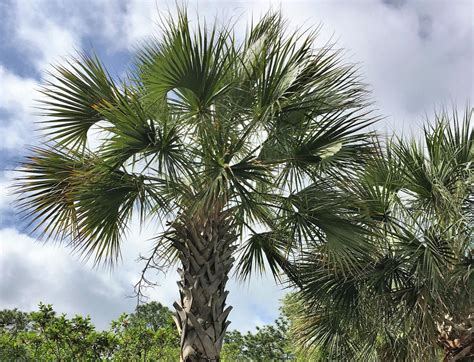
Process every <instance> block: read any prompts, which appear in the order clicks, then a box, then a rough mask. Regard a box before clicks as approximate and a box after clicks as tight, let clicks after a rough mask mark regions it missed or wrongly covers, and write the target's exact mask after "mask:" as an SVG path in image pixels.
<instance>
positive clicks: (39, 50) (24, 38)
mask: <svg viewBox="0 0 474 362" xmlns="http://www.w3.org/2000/svg"><path fill="white" fill-rule="evenodd" d="M14 4H15V6H16V8H15V23H14V29H15V33H14V37H15V38H16V41H17V42H18V46H19V47H23V50H24V51H27V52H28V53H29V54H31V56H32V63H33V64H34V65H35V67H36V69H37V70H39V71H40V72H43V71H44V70H45V69H48V68H49V66H50V64H55V63H57V62H58V61H59V60H60V57H63V56H65V55H68V54H71V53H72V51H73V50H74V49H80V36H81V34H79V33H77V32H74V31H73V30H74V29H68V28H66V27H64V26H61V25H60V24H58V23H56V22H55V21H54V20H53V18H52V17H51V15H50V14H49V13H48V6H47V5H48V4H47V2H46V1H16V2H14ZM63 21H67V19H63Z"/></svg>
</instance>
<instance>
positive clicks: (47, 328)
mask: <svg viewBox="0 0 474 362" xmlns="http://www.w3.org/2000/svg"><path fill="white" fill-rule="evenodd" d="M288 300H289V298H285V299H284V300H283V303H282V307H281V314H280V316H279V317H278V319H277V320H276V321H275V323H274V324H272V325H265V326H263V327H259V328H257V330H256V331H255V332H254V333H250V332H248V333H246V334H242V333H241V332H239V331H237V330H232V331H229V332H227V335H226V339H225V343H224V346H223V349H222V355H221V360H223V361H270V360H298V359H303V356H301V355H299V354H298V352H297V351H296V350H295V348H294V346H293V344H292V343H291V337H290V324H291V322H290V317H291V316H290V315H289V311H290V308H289V303H288ZM0 360H1V361H72V360H74V361H93V360H94V361H97V360H114V361H178V360H179V334H178V332H177V330H176V327H175V325H174V321H173V319H172V312H171V311H170V310H169V309H168V308H167V307H165V306H163V305H162V304H160V303H157V302H150V303H148V304H143V305H140V306H138V307H137V308H136V310H135V312H134V313H131V314H127V313H123V314H122V315H120V316H119V317H118V318H117V319H116V320H114V321H112V322H111V324H110V329H108V330H104V331H99V330H97V329H96V327H95V326H94V324H93V323H92V321H91V319H90V318H89V317H83V316H80V315H76V316H75V317H73V318H68V317H66V315H64V314H58V313H57V312H56V311H55V310H54V309H53V306H52V305H46V304H42V303H40V304H39V308H38V310H37V311H34V312H31V313H26V312H22V311H19V310H17V309H5V310H2V311H0Z"/></svg>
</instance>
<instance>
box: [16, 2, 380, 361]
mask: <svg viewBox="0 0 474 362" xmlns="http://www.w3.org/2000/svg"><path fill="white" fill-rule="evenodd" d="M316 36H317V33H316V32H311V31H296V32H294V33H291V32H289V31H288V30H286V26H285V22H284V21H283V20H282V18H281V16H280V15H279V14H268V15H266V16H265V17H263V18H262V20H260V21H259V22H257V23H256V24H254V25H252V26H250V28H249V30H248V32H247V34H246V36H245V38H244V39H243V40H237V39H236V37H235V36H234V34H233V33H232V30H231V29H230V28H226V27H223V28H218V27H217V26H213V27H207V26H206V25H203V24H202V23H198V24H196V27H195V29H194V30H193V29H192V28H191V25H190V22H189V19H188V16H187V15H186V12H185V11H183V10H180V11H179V12H178V15H177V17H175V18H173V17H171V16H170V17H169V18H168V19H166V20H165V21H164V22H163V28H162V35H161V37H160V38H159V39H156V40H154V41H151V42H149V43H147V44H145V45H144V46H142V48H141V49H140V50H139V51H138V53H137V58H136V63H135V67H134V68H133V69H131V70H130V75H129V77H127V78H126V79H122V80H116V79H113V78H112V77H111V76H110V75H109V74H108V72H107V71H106V69H105V68H104V66H103V65H102V64H101V63H100V61H99V60H98V59H97V58H95V57H89V56H81V57H80V58H79V59H77V60H75V61H73V62H71V63H69V64H67V65H61V66H58V67H56V68H55V72H53V73H52V75H53V78H54V79H53V81H51V82H50V83H48V84H47V85H46V87H45V89H44V90H43V93H44V95H45V97H46V98H45V100H44V101H43V103H42V109H43V114H44V116H46V118H45V121H44V125H45V132H46V136H45V140H44V146H41V147H37V148H34V149H33V153H32V155H31V156H29V157H28V159H27V160H26V162H25V163H24V164H23V167H22V172H23V174H22V176H21V177H20V178H19V180H18V187H19V190H20V192H21V196H20V205H21V206H22V208H23V209H24V211H25V212H26V213H27V215H29V216H30V217H31V218H32V219H33V221H34V222H35V224H36V225H37V227H40V228H41V230H43V232H44V236H45V237H46V238H47V239H54V238H59V239H61V240H67V241H68V242H69V244H70V245H71V246H72V247H73V248H74V249H75V250H78V251H80V252H82V253H83V254H84V255H85V256H92V257H93V258H94V259H95V261H96V262H102V261H104V260H105V261H108V262H111V263H114V262H116V261H117V258H118V257H119V254H120V242H121V240H122V239H123V237H124V234H125V232H126V228H127V223H128V222H129V221H130V218H131V215H132V212H134V211H136V212H138V213H139V215H140V219H141V220H142V221H149V222H158V223H160V224H161V225H162V227H163V230H164V231H163V233H162V234H160V235H159V236H157V238H156V245H157V246H156V250H155V251H156V252H157V253H159V256H162V257H164V258H171V259H172V260H175V261H177V262H178V263H179V264H180V268H179V269H178V271H179V274H180V276H181V280H180V281H179V283H178V284H179V290H180V300H179V301H178V302H177V303H175V308H176V311H177V313H176V324H177V326H178V329H179V330H180V333H181V358H182V360H190V361H191V360H193V361H194V360H201V359H208V360H218V358H219V351H220V349H221V346H222V340H223V337H224V333H225V330H226V328H227V326H228V324H229V323H230V322H228V321H227V317H228V314H229V312H230V309H231V308H230V307H227V308H226V307H225V300H226V297H227V293H228V292H226V291H225V286H226V282H227V280H228V278H229V277H230V272H231V268H232V267H233V263H234V259H235V258H236V257H237V255H239V256H238V258H239V259H238V260H239V261H238V265H237V266H236V267H237V269H238V270H239V271H240V273H241V274H240V275H241V276H244V277H246V276H248V275H249V274H250V272H251V271H252V270H253V268H255V267H256V268H259V269H262V268H264V267H265V266H269V267H270V269H271V272H272V273H273V274H275V275H278V274H279V273H280V272H281V271H282V270H283V271H290V270H291V267H290V261H291V259H290V258H291V255H292V252H293V251H294V250H296V249H297V248H298V247H299V246H300V245H301V244H302V243H303V242H304V240H305V238H306V237H307V236H308V235H309V234H308V233H311V234H313V233H317V234H319V235H326V234H330V235H332V237H333V238H338V239H340V238H343V237H345V235H343V234H342V233H341V231H343V230H344V227H345V225H346V224H347V225H350V222H349V221H344V223H343V224H338V222H339V219H341V217H340V215H339V214H338V212H336V211H337V210H339V208H340V206H339V205H336V204H333V203H332V201H331V198H330V197H329V196H330V194H331V192H332V186H331V181H330V180H331V179H332V178H334V177H336V176H335V175H337V174H342V173H343V172H344V173H346V174H348V173H350V172H351V169H352V168H353V167H354V166H355V165H357V164H360V163H362V162H364V159H365V156H366V155H367V154H368V153H370V152H371V142H370V139H369V133H367V131H366V127H367V126H368V125H369V124H370V123H371V122H373V118H372V117H371V116H370V114H369V112H368V111H366V109H367V108H366V106H367V91H366V90H365V89H364V85H363V84H362V83H361V82H360V80H359V78H358V77H357V75H356V71H355V69H354V67H353V66H350V65H345V64H343V63H342V62H341V58H340V54H339V52H338V51H336V50H334V49H332V48H331V47H330V46H329V45H327V44H325V45H324V44H323V45H322V47H320V48H315V40H316ZM92 127H95V128H99V129H101V130H102V131H103V132H102V133H101V135H102V136H101V137H100V146H98V147H89V146H88V144H89V143H90V142H89V138H90V134H91V128H92ZM309 195H312V196H317V195H320V196H321V198H320V200H316V201H315V202H314V204H312V205H309V204H308V203H307V199H308V196H309ZM303 209H304V210H306V211H307V212H304V213H303V212H301V210H303ZM309 214H311V215H310V216H309V217H308V215H309ZM341 220H342V219H341Z"/></svg>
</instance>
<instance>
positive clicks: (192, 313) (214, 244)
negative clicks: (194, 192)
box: [173, 212, 236, 361]
mask: <svg viewBox="0 0 474 362" xmlns="http://www.w3.org/2000/svg"><path fill="white" fill-rule="evenodd" d="M181 222H182V223H180V224H179V225H175V226H174V230H175V236H176V239H173V243H174V245H175V247H176V248H177V249H178V250H179V258H180V260H181V262H182V269H178V272H179V274H180V277H181V278H180V281H179V282H178V286H179V290H180V300H179V301H178V302H175V304H174V307H175V309H176V315H175V322H176V325H177V326H178V330H179V332H180V334H181V361H219V354H220V351H221V348H222V342H223V339H224V335H225V332H226V329H227V327H228V325H229V324H230V322H229V321H227V317H228V315H229V313H230V311H231V309H232V307H227V308H226V307H225V305H226V303H225V301H226V298H227V294H228V291H226V290H225V286H226V283H227V280H228V274H229V272H230V270H231V268H232V264H233V262H234V258H233V256H232V255H233V252H234V250H235V246H234V245H233V244H234V242H235V240H236V236H235V233H234V232H233V226H232V222H231V218H228V217H227V214H226V213H225V212H219V213H217V214H216V215H213V216H211V217H209V216H207V217H206V218H201V217H198V216H193V217H192V218H191V219H185V220H183V218H181Z"/></svg>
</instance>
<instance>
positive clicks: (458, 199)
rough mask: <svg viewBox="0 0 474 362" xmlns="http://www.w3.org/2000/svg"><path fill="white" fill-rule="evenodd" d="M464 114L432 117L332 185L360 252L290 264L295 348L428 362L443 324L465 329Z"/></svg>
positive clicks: (467, 165) (472, 221)
mask: <svg viewBox="0 0 474 362" xmlns="http://www.w3.org/2000/svg"><path fill="white" fill-rule="evenodd" d="M472 114H473V109H472V108H470V107H469V106H468V107H467V108H466V111H465V112H464V114H461V113H458V112H453V114H449V113H448V112H447V111H442V112H439V113H437V114H435V121H434V122H432V123H431V124H430V123H427V125H426V127H425V129H424V134H423V141H424V142H416V141H412V140H405V139H392V140H388V141H387V142H386V143H385V144H384V145H383V144H380V145H379V151H378V153H377V154H376V155H375V156H374V157H373V159H372V160H371V161H368V162H367V164H366V166H365V167H364V168H361V169H360V170H358V171H357V172H356V176H355V177H354V178H353V179H352V180H347V181H345V182H343V183H341V184H340V188H341V191H340V192H341V193H343V194H345V195H346V198H347V199H351V200H352V201H351V203H352V204H353V205H354V206H355V209H354V213H355V214H356V215H358V217H359V221H360V222H361V224H362V225H364V227H363V229H364V231H363V232H361V233H360V237H359V238H356V239H355V240H357V244H361V245H357V249H355V250H356V252H352V251H351V249H352V245H347V248H345V249H344V250H342V251H338V250H336V251H334V250H333V249H331V248H329V249H330V251H331V252H332V254H331V253H329V252H328V246H327V244H328V243H329V241H327V243H323V244H321V245H317V246H314V245H312V246H311V247H310V248H309V250H307V251H306V253H305V256H304V257H303V258H302V259H301V260H300V261H299V263H298V271H299V273H297V276H298V278H297V283H298V285H299V286H301V292H300V293H299V295H298V296H297V297H294V304H295V306H296V307H295V308H297V309H298V310H299V312H298V314H299V317H298V318H297V319H298V321H297V322H296V323H295V325H296V327H295V333H296V335H297V336H298V338H299V340H300V342H301V344H302V346H303V348H307V349H308V348H309V349H311V348H314V347H316V346H319V347H320V348H321V350H322V351H324V352H325V353H327V355H328V356H329V357H328V358H330V359H333V358H342V359H345V358H348V356H350V357H351V358H355V357H354V356H357V357H356V358H360V359H363V360H381V359H382V360H424V359H427V360H433V359H436V358H437V356H438V357H439V351H440V349H439V347H438V346H437V344H438V343H440V341H441V339H439V338H441V337H442V336H443V326H444V325H446V326H447V327H449V328H450V329H452V330H453V331H454V329H453V326H455V325H456V324H457V323H459V326H460V327H459V329H460V330H462V329H463V328H465V330H467V329H468V328H469V323H472V315H473V312H474V310H473V309H472V291H473V290H474V278H473V277H474V275H473V273H472V270H473V264H474V259H473V257H474V254H473V240H474V239H473V238H474V235H473V230H474V228H473V226H474V214H473V210H474V207H473V202H474V198H473V197H474V172H473V171H474V167H473V165H474V163H473V161H474V130H473V127H472V126H473V125H472ZM362 247H364V250H366V252H364V253H358V252H357V250H359V248H362ZM331 256H332V258H331ZM335 260H337V262H335ZM341 265H342V266H344V267H341ZM469 318H471V319H470V322H469ZM465 321H468V322H467V324H466V325H464V327H462V323H464V322H465ZM471 331H472V328H471ZM457 332H458V331H456V333H457ZM440 336H441V337H440ZM443 338H444V337H443ZM456 338H458V340H457V341H458V342H457V343H458V346H457V347H459V348H458V349H459V351H461V350H462V349H463V348H467V347H466V346H469V344H470V346H471V347H472V333H471V336H469V335H468V337H467V339H466V340H465V341H464V342H463V339H462V338H461V337H460V336H457V337H456ZM460 341H461V342H460ZM463 343H466V345H464V346H463ZM459 351H458V352H459ZM466 351H468V350H466ZM451 357H452V356H451Z"/></svg>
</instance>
